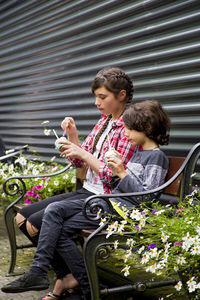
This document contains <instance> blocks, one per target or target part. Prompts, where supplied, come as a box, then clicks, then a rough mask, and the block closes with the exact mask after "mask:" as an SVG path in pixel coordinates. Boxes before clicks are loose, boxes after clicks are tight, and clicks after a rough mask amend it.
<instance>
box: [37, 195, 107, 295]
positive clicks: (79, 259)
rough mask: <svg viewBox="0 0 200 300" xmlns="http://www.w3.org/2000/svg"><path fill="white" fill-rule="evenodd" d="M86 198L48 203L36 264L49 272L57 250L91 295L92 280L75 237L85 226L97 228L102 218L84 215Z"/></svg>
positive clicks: (84, 291)
mask: <svg viewBox="0 0 200 300" xmlns="http://www.w3.org/2000/svg"><path fill="white" fill-rule="evenodd" d="M83 201H84V199H79V200H73V201H66V200H63V201H59V202H54V203H51V204H49V205H48V206H47V208H46V209H45V211H44V216H43V219H42V227H41V231H40V235H39V241H38V246H37V250H36V252H35V256H34V261H33V264H32V266H33V267H39V268H40V269H41V270H43V272H46V273H47V272H48V269H49V265H50V264H51V261H52V260H53V257H54V252H55V250H56V251H57V252H58V253H59V255H60V256H61V257H62V258H63V260H64V261H65V263H66V265H67V266H68V268H69V269H70V271H71V273H72V274H73V276H74V277H75V278H76V280H77V281H78V282H79V284H80V286H81V288H82V290H83V293H84V294H87V293H88V292H89V282H88V277H87V272H86V268H85V264H84V260H83V256H82V254H81V252H80V251H79V249H78V247H77V245H76V243H75V242H74V241H73V240H72V238H71V237H72V235H73V234H74V233H77V232H79V231H80V230H81V229H96V228H97V227H98V226H99V221H90V220H88V219H86V218H85V217H84V216H83V214H82V205H83ZM105 209H108V208H106V207H105Z"/></svg>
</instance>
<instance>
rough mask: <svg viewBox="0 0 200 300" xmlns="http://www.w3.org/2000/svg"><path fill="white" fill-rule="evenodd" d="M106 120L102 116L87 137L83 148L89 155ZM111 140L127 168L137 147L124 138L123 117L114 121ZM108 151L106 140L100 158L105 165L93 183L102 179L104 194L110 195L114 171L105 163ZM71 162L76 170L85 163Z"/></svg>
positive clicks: (110, 135)
mask: <svg viewBox="0 0 200 300" xmlns="http://www.w3.org/2000/svg"><path fill="white" fill-rule="evenodd" d="M106 119H107V116H106V115H102V116H101V118H100V120H99V121H98V122H97V124H96V125H95V126H94V128H93V130H92V131H91V133H90V134H89V135H88V136H87V137H86V139H85V141H84V142H83V144H82V145H81V147H82V148H83V149H85V150H86V151H88V152H89V153H92V146H93V142H94V140H95V137H96V135H97V134H98V132H99V131H100V129H101V128H102V126H103V124H104V123H105V121H106ZM109 140H110V145H111V147H112V148H115V150H117V151H118V152H119V153H120V154H121V156H122V159H123V163H124V166H125V167H126V165H127V163H128V161H129V160H130V158H131V157H132V155H133V152H134V149H135V147H134V146H132V145H131V143H130V142H129V140H128V139H127V138H126V137H125V136H124V124H123V120H122V117H120V118H119V119H117V120H116V121H114V122H113V123H112V130H111V131H110V133H109ZM108 150H109V142H108V139H107V138H106V139H105V141H104V143H103V145H102V148H101V153H100V156H99V158H98V159H99V160H100V161H101V162H103V164H102V166H101V167H100V169H99V173H98V174H96V173H95V174H96V178H95V177H94V180H93V183H94V184H95V182H96V181H97V177H98V176H99V177H100V180H101V181H102V183H103V188H104V192H105V193H106V194H110V192H111V189H112V187H111V185H110V182H111V179H112V171H111V169H110V167H108V166H107V165H106V164H105V163H104V157H105V153H106V152H107V151H108ZM69 160H70V161H71V163H72V164H73V166H75V167H76V168H81V167H82V166H83V164H84V162H83V161H82V160H79V159H69Z"/></svg>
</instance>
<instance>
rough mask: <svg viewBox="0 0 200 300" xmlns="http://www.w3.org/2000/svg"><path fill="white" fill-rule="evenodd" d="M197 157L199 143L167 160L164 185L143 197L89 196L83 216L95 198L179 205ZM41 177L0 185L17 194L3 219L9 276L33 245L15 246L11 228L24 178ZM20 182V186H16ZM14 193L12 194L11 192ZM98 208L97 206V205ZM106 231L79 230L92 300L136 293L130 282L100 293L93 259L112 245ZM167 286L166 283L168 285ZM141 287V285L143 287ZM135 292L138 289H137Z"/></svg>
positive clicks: (13, 227) (79, 180) (79, 183)
mask: <svg viewBox="0 0 200 300" xmlns="http://www.w3.org/2000/svg"><path fill="white" fill-rule="evenodd" d="M199 154H200V143H198V144H196V145H194V146H193V147H192V149H191V150H190V152H189V153H188V155H187V157H171V156H170V157H169V163H170V166H169V172H168V176H167V181H166V182H165V184H163V185H162V186H161V187H159V188H157V189H154V190H152V191H148V192H143V193H128V194H116V195H98V196H91V197H89V198H88V199H86V201H85V202H84V205H83V213H84V215H85V216H86V217H88V216H87V213H86V207H87V205H89V203H90V201H91V200H93V199H95V198H97V197H98V198H103V199H104V200H105V201H107V203H108V204H110V202H109V198H114V197H121V196H130V197H132V196H141V195H148V194H150V193H161V192H162V193H161V195H160V201H161V202H162V203H163V204H167V203H169V201H170V200H173V201H179V200H181V199H183V198H184V197H185V195H187V194H189V193H190V192H191V189H192V178H191V175H192V174H193V172H194V169H195V165H196V162H197V160H198V157H199ZM70 167H71V165H70V164H69V165H67V166H66V167H64V168H63V169H62V170H59V171H58V172H55V173H53V174H48V175H46V174H45V177H52V176H56V175H58V174H61V173H63V172H66V171H67V170H69V168H70ZM77 174H78V175H77V187H78V188H80V185H81V181H82V179H83V176H82V175H81V176H80V172H78V173H77ZM39 177H44V175H43V174H42V175H39V176H38V175H37V176H32V175H31V176H19V177H10V178H8V179H7V180H6V181H5V182H4V185H3V189H4V192H5V193H7V194H9V195H17V194H19V197H18V198H17V199H16V200H15V201H14V202H13V203H11V204H10V205H9V206H8V207H7V209H6V210H5V214H4V218H5V224H6V228H7V232H8V237H9V241H10V248H11V261H10V267H9V270H8V274H7V275H8V276H10V275H16V273H14V268H15V264H16V255H17V250H18V249H22V248H27V247H30V246H33V245H30V244H29V245H17V243H16V233H15V226H14V217H15V215H16V213H17V211H18V210H19V209H20V207H21V206H20V205H19V204H20V201H21V199H22V198H23V196H24V195H25V193H26V185H25V182H24V179H27V178H39ZM80 177H81V178H80ZM13 179H16V182H15V183H9V182H10V181H13ZM19 182H20V184H19ZM14 187H15V189H14V192H13V190H12V189H13V188H14ZM97 207H98V208H99V204H98V203H97ZM104 229H105V228H103V227H100V228H98V229H97V230H95V231H88V230H82V232H81V235H82V236H84V237H87V239H86V240H85V243H84V247H83V256H84V259H85V263H86V268H87V272H88V277H89V281H90V286H91V292H92V297H93V298H92V299H93V300H98V299H100V295H105V294H109V293H113V292H118V291H123V289H124V288H125V290H127V289H136V285H134V287H133V285H131V287H130V282H129V284H128V285H127V286H125V287H123V288H122V287H121V286H120V287H118V288H115V289H112V288H111V289H106V290H105V289H104V290H100V289H99V279H98V272H97V266H96V256H97V252H98V251H99V249H100V248H105V246H107V245H111V244H112V243H113V238H112V236H111V237H110V239H109V240H108V239H106V238H105V233H104V232H103V230H104ZM121 240H122V241H123V238H122V237H121ZM168 284H169V283H168ZM142 286H143V285H142ZM137 289H139V285H137Z"/></svg>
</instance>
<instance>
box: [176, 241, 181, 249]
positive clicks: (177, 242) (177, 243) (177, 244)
mask: <svg viewBox="0 0 200 300" xmlns="http://www.w3.org/2000/svg"><path fill="white" fill-rule="evenodd" d="M181 244H182V242H181V241H176V242H174V248H176V247H178V246H180V245H181Z"/></svg>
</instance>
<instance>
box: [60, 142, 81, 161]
mask: <svg viewBox="0 0 200 300" xmlns="http://www.w3.org/2000/svg"><path fill="white" fill-rule="evenodd" d="M59 150H60V152H61V154H60V156H61V157H66V158H68V157H70V158H72V159H73V158H79V159H83V155H84V153H85V150H83V149H82V148H81V147H79V146H77V145H76V144H74V143H72V142H70V141H68V140H66V141H65V142H62V147H61V148H60V149H59Z"/></svg>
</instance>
